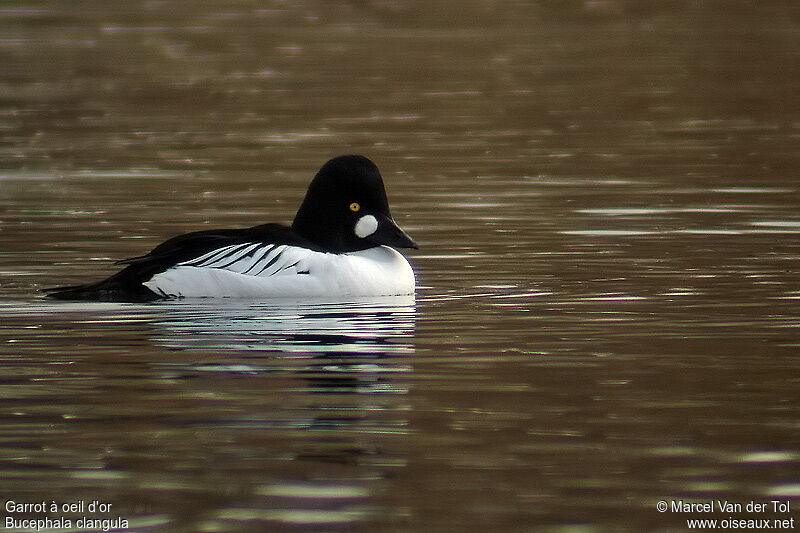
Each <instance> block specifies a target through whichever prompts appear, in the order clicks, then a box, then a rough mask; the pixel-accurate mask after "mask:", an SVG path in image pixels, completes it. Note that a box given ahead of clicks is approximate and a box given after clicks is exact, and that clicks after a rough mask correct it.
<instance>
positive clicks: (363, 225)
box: [355, 215, 378, 239]
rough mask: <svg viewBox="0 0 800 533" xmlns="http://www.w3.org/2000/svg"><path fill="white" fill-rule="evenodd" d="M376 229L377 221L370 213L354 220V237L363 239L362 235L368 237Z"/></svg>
mask: <svg viewBox="0 0 800 533" xmlns="http://www.w3.org/2000/svg"><path fill="white" fill-rule="evenodd" d="M377 229H378V221H377V219H376V218H375V217H374V216H372V215H364V216H363V217H361V218H359V219H358V222H356V227H355V232H356V237H358V238H359V239H363V238H364V237H369V236H370V235H372V234H373V233H375V230H377Z"/></svg>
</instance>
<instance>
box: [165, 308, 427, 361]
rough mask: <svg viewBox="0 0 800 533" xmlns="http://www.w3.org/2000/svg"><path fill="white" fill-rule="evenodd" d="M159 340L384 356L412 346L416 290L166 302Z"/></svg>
mask: <svg viewBox="0 0 800 533" xmlns="http://www.w3.org/2000/svg"><path fill="white" fill-rule="evenodd" d="M161 306H163V311H164V313H163V315H162V318H161V319H158V320H156V321H155V325H156V326H157V327H158V329H159V330H160V332H161V333H160V334H156V336H155V337H154V339H153V340H154V341H155V342H157V343H158V344H160V345H162V346H165V347H168V348H177V349H180V348H191V349H198V348H199V349H214V350H231V351H269V352H283V353H285V354H286V355H287V357H290V356H291V355H292V354H294V355H295V356H299V357H313V356H320V355H326V354H350V355H357V354H364V355H369V356H373V357H374V356H381V355H386V354H390V353H391V354H395V353H408V352H410V351H413V347H412V344H411V343H410V342H409V338H410V335H411V334H412V333H413V331H414V318H415V305H414V297H413V296H396V297H382V298H371V299H367V300H358V301H344V302H322V301H320V302H314V301H310V302H309V301H302V302H296V301H278V302H270V303H253V302H249V301H237V300H222V301H214V302H206V301H204V300H200V301H198V302H187V301H176V302H168V303H164V304H161Z"/></svg>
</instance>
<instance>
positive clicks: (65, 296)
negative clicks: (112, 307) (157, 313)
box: [43, 271, 161, 302]
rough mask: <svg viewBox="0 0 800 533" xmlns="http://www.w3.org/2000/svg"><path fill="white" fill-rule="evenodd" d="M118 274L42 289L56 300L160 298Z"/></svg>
mask: <svg viewBox="0 0 800 533" xmlns="http://www.w3.org/2000/svg"><path fill="white" fill-rule="evenodd" d="M123 272H124V271H123ZM120 274H121V273H120ZM120 274H116V275H114V276H111V277H110V278H108V279H104V280H103V281H98V282H96V283H86V284H84V285H72V286H68V287H50V288H46V289H43V291H44V293H45V295H46V296H47V297H48V298H55V299H56V300H89V301H97V302H149V301H152V300H157V299H159V298H161V297H160V296H159V295H157V294H156V293H154V292H153V291H151V290H150V289H148V288H147V287H145V286H144V285H142V284H141V283H131V282H130V280H128V279H126V277H125V276H120Z"/></svg>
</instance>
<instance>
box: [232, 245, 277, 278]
mask: <svg viewBox="0 0 800 533" xmlns="http://www.w3.org/2000/svg"><path fill="white" fill-rule="evenodd" d="M279 248H280V246H275V245H273V244H269V245H267V246H266V247H265V248H262V249H261V250H260V253H259V254H258V255H257V256H254V257H253V261H252V263H250V264H249V265H246V266H247V268H244V269H243V270H239V273H240V274H247V275H250V276H252V275H254V274H253V272H256V271H260V270H261V268H263V265H264V263H267V262H269V260H270V258H272V257H274V256H275V255H276V254H280V253H281V252H280V250H279Z"/></svg>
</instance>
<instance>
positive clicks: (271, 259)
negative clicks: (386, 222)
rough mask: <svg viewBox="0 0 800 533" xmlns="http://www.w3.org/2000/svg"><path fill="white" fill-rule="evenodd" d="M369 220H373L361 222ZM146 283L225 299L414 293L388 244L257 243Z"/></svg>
mask: <svg viewBox="0 0 800 533" xmlns="http://www.w3.org/2000/svg"><path fill="white" fill-rule="evenodd" d="M367 217H369V218H372V219H373V220H374V217H372V216H370V215H366V216H364V217H362V218H361V220H363V219H365V218H367ZM361 220H359V222H360V221H361ZM375 224H376V226H377V221H376V222H375ZM373 231H374V230H373ZM144 285H145V286H146V287H148V288H149V289H151V290H152V291H154V292H156V293H157V294H160V295H162V296H173V297H229V298H261V297H272V298H280V297H284V298H294V297H325V296H331V297H340V296H393V295H404V294H413V293H414V287H415V283H414V272H413V271H412V270H411V266H410V265H409V264H408V261H406V258H405V257H403V255H402V254H400V252H398V251H396V250H394V249H393V248H389V247H388V246H379V247H375V248H370V249H368V250H362V251H359V252H352V253H346V254H330V253H324V252H314V251H312V250H308V249H306V248H301V247H298V246H286V245H281V246H274V245H271V244H260V243H255V244H254V243H245V244H237V245H232V246H228V247H225V248H223V249H220V250H215V251H213V252H209V253H207V254H205V255H203V256H201V257H198V258H197V259H192V260H189V261H184V262H183V263H180V264H178V265H176V266H174V267H172V268H170V269H168V270H166V271H164V272H161V273H160V274H156V275H155V276H153V277H152V278H150V280H148V281H146V282H145V283H144Z"/></svg>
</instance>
